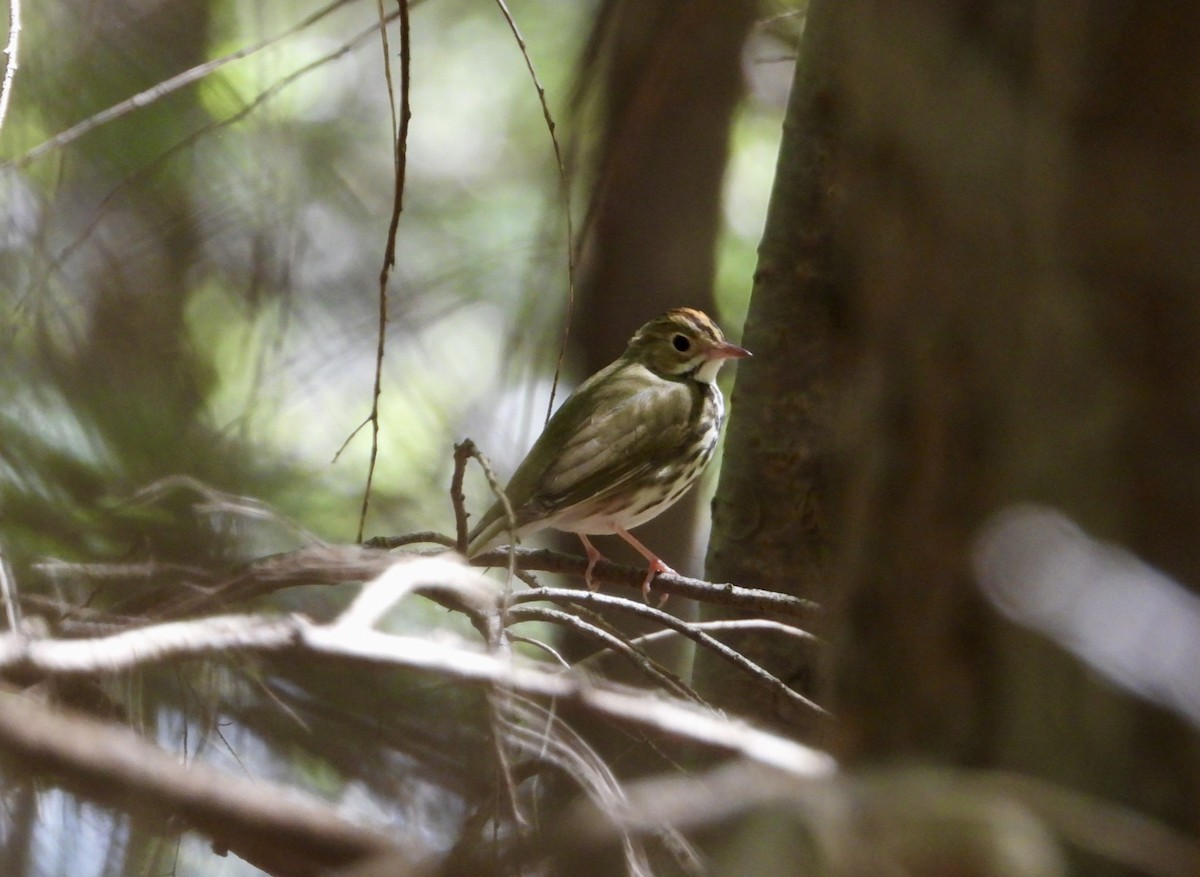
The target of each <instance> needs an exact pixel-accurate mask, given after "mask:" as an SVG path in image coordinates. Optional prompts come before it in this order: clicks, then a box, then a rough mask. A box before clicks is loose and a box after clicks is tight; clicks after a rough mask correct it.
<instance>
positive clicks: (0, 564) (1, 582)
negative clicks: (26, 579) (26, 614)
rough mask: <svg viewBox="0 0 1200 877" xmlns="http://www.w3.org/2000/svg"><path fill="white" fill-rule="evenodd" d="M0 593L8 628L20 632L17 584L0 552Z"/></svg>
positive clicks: (6, 559) (17, 633)
mask: <svg viewBox="0 0 1200 877" xmlns="http://www.w3.org/2000/svg"><path fill="white" fill-rule="evenodd" d="M0 595H2V596H3V597H4V611H5V613H6V614H7V615H8V629H9V630H10V631H12V633H13V634H16V635H18V636H19V635H20V634H21V629H22V628H21V604H20V603H19V602H18V598H17V584H16V582H15V581H14V580H13V577H12V572H11V570H9V568H8V558H7V557H5V556H4V553H3V552H0Z"/></svg>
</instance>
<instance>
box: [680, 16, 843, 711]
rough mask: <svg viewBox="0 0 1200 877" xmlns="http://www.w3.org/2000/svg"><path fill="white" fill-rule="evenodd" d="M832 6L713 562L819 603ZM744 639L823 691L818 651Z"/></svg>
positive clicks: (722, 576)
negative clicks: (816, 677)
mask: <svg viewBox="0 0 1200 877" xmlns="http://www.w3.org/2000/svg"><path fill="white" fill-rule="evenodd" d="M830 6H831V4H829V3H826V2H823V0H814V2H811V3H809V5H808V15H807V21H806V25H805V32H804V37H803V41H802V44H801V47H800V56H799V59H798V62H797V65H796V73H795V78H794V80H793V83H792V93H791V97H790V99H789V102H788V108H787V114H786V118H785V120H784V128H783V140H782V142H781V144H780V158H779V164H778V167H777V169H776V178H775V187H774V190H773V191H772V194H771V202H770V206H769V208H768V211H767V222H766V230H765V233H764V236H763V241H762V244H761V246H760V248H759V262H758V269H757V271H756V272H755V276H754V291H753V294H752V297H751V300H750V311H749V315H748V317H747V320H746V328H745V332H744V335H743V343H744V345H745V346H746V347H748V348H749V349H750V350H752V351H753V352H754V358H753V359H749V360H743V361H742V362H741V363H739V365H738V376H737V383H736V385H735V388H734V393H733V398H732V409H733V412H734V413H733V416H732V417H731V419H730V423H729V428H728V432H727V434H726V437H725V454H724V458H723V460H724V461H723V463H722V467H721V478H720V482H719V484H718V488H717V496H716V499H715V500H714V503H713V533H712V537H711V539H710V542H709V550H708V561H707V566H706V577H707V578H708V579H709V580H710V581H718V582H736V583H738V584H740V585H745V586H747V587H757V588H768V589H770V590H774V591H784V592H786V593H789V594H793V595H796V596H800V597H806V598H810V599H817V598H821V597H823V596H824V593H825V588H824V581H825V569H824V567H825V558H826V554H827V547H828V541H829V537H828V532H827V528H828V517H829V516H828V510H827V503H828V495H827V494H828V487H827V479H828V467H829V460H828V451H829V429H830V425H831V413H830V412H831V407H830V395H829V369H830V340H831V338H830V332H831V330H832V327H833V325H834V318H835V315H836V313H837V311H838V308H837V306H836V304H837V298H838V296H839V294H840V290H839V287H838V278H836V277H835V275H834V273H833V270H832V262H831V260H830V258H829V256H830V246H829V242H830V230H831V224H830V218H829V215H828V209H829V193H830V178H829V172H830V166H829V158H830V149H831V142H832V141H831V138H832V136H833V124H834V107H833V105H832V104H831V103H830V100H829V78H830V74H831V64H832V63H833V58H832V57H831V55H830V50H831V48H832V43H831V37H832V33H831V31H830V22H831V13H832V11H831V9H830ZM730 641H731V642H733V639H732V638H731V639H730ZM736 644H737V646H738V648H739V649H741V650H742V651H743V652H745V653H746V654H747V656H748V657H750V658H751V659H752V660H754V661H757V662H758V663H760V664H762V665H763V666H765V667H766V668H767V669H769V670H770V671H772V672H773V673H775V674H776V675H777V676H779V677H780V678H782V679H783V680H784V681H785V682H787V683H788V684H789V685H791V686H792V687H794V688H797V689H799V690H801V691H811V688H812V684H811V677H812V669H813V660H812V659H813V655H812V654H810V653H797V652H796V650H795V645H794V642H791V641H788V640H786V639H783V638H779V637H776V636H773V635H770V634H766V635H761V634H760V635H746V636H741V637H738V638H737V640H736ZM696 677H697V684H698V685H699V686H700V690H701V691H705V692H708V693H709V694H710V695H711V696H712V697H713V698H714V699H716V700H717V702H719V703H722V704H725V705H728V706H729V708H730V709H732V710H734V711H735V712H738V713H741V714H744V715H753V716H756V717H758V718H759V719H762V720H765V721H767V722H769V723H772V724H781V725H783V726H785V727H790V728H791V729H792V730H796V729H797V728H799V727H805V726H807V723H808V720H809V719H811V718H812V716H811V715H804V716H802V715H798V714H796V713H794V712H792V711H790V709H791V708H790V707H789V706H788V705H787V704H786V703H784V702H783V701H781V700H780V701H775V700H774V699H773V698H771V696H770V695H768V694H766V693H765V692H764V691H762V690H760V689H757V688H751V687H749V686H745V685H741V684H740V683H739V681H738V677H737V671H735V670H733V669H731V668H730V667H729V665H728V664H726V663H725V662H723V661H720V660H717V659H714V658H712V657H711V656H709V655H707V654H705V655H701V656H699V659H698V661H697V666H696Z"/></svg>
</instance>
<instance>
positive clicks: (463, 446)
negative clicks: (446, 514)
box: [450, 439, 503, 556]
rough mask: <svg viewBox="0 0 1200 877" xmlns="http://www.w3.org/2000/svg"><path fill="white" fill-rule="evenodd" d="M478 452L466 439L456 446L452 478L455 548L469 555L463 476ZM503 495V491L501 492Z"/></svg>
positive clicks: (451, 491) (451, 503)
mask: <svg viewBox="0 0 1200 877" xmlns="http://www.w3.org/2000/svg"><path fill="white" fill-rule="evenodd" d="M477 453H478V451H477V450H476V449H475V443H474V442H473V441H471V440H470V439H465V440H463V441H461V442H459V443H458V444H456V445H455V446H454V475H453V476H451V478H450V505H451V506H452V507H453V508H454V547H455V548H456V549H458V553H459V554H461V555H463V556H466V553H467V498H466V496H464V495H463V476H464V475H465V474H466V471H467V460H469V459H471V457H473V456H475V455H476V454H477ZM501 492H502V493H503V491H501Z"/></svg>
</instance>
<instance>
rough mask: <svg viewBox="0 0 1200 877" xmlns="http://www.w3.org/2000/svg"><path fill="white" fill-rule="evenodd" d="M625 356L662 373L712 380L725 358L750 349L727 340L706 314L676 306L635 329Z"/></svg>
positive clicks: (671, 375) (742, 353)
mask: <svg viewBox="0 0 1200 877" xmlns="http://www.w3.org/2000/svg"><path fill="white" fill-rule="evenodd" d="M625 356H626V357H627V358H631V359H635V360H637V361H638V362H640V363H641V364H642V365H644V366H645V367H646V368H648V369H650V370H651V371H652V372H655V373H656V374H660V375H662V376H663V377H680V376H682V375H690V376H692V377H694V378H695V380H697V381H702V382H704V383H706V384H711V383H712V382H713V381H714V380H716V377H717V372H718V371H720V369H721V365H722V363H724V362H725V360H727V359H740V358H742V357H744V356H750V351H748V350H745V349H744V348H741V347H738V346H737V345H736V344H730V343H729V342H728V341H726V340H725V334H724V333H723V332H722V331H721V327H720V326H718V325H717V324H716V323H714V322H713V321H712V320H711V319H710V318H709V317H708V315H707V314H704V313H701V312H700V311H697V310H694V309H693V308H675V309H674V310H671V311H667V312H666V313H665V314H663V315H662V316H661V317H655V318H654V319H653V320H651V321H650V322H649V323H647V324H646V325H644V326H642V328H640V329H638V330H637V332H636V333H635V334H634V336H633V338H631V339H630V340H629V347H628V348H626V350H625Z"/></svg>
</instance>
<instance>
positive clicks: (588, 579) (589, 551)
mask: <svg viewBox="0 0 1200 877" xmlns="http://www.w3.org/2000/svg"><path fill="white" fill-rule="evenodd" d="M578 535H579V541H581V542H582V543H583V551H584V553H585V554H586V555H587V559H588V565H587V569H585V570H584V571H583V583H584V584H585V585H587V589H588V590H589V591H594V590H596V586H595V585H594V584H593V583H592V570H594V569H595V568H596V561H598V560H600V559H601V558H602V557H604V555H603V554H601V553H600V551H599V549H597V548H596V546H595V545H593V544H592V541H591V540H590V539H588V537H587V536H584V535H583V534H582V533H579V534H578Z"/></svg>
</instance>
